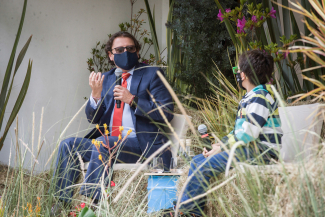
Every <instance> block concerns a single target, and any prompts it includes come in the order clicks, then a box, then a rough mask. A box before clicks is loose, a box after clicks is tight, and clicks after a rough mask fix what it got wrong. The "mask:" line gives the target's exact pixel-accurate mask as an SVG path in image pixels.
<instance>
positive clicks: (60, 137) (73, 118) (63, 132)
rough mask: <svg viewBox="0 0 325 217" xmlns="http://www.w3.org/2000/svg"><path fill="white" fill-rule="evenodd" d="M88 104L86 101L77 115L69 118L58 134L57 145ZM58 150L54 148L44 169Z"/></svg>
mask: <svg viewBox="0 0 325 217" xmlns="http://www.w3.org/2000/svg"><path fill="white" fill-rule="evenodd" d="M87 103H88V100H87V101H86V102H85V103H84V104H83V105H82V106H81V108H80V109H79V110H78V111H77V113H76V114H75V115H74V116H73V117H72V118H71V120H70V121H69V123H68V125H67V126H66V127H65V128H64V130H63V131H62V133H61V134H60V136H59V139H58V143H59V141H61V139H62V136H63V135H64V134H65V132H66V131H67V129H68V128H69V127H70V125H71V123H72V122H73V121H74V120H75V119H76V118H77V116H78V115H79V114H80V113H81V112H82V111H83V110H84V108H85V107H86V105H87ZM57 148H58V146H56V147H55V149H54V150H53V152H52V154H51V156H50V157H49V159H48V160H47V162H46V164H45V166H44V167H46V165H47V164H48V163H49V162H50V161H51V159H52V157H53V155H54V154H55V152H56V149H57Z"/></svg>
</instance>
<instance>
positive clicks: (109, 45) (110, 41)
mask: <svg viewBox="0 0 325 217" xmlns="http://www.w3.org/2000/svg"><path fill="white" fill-rule="evenodd" d="M118 37H126V38H131V39H132V40H133V42H134V45H135V48H136V49H137V52H139V51H140V50H141V44H140V43H139V42H138V40H137V39H136V38H135V37H134V36H133V35H132V34H131V33H129V32H123V31H119V32H117V33H115V34H113V35H112V36H111V37H110V38H109V39H108V42H107V43H106V46H105V52H106V55H107V58H108V62H109V63H110V64H111V65H115V63H114V62H113V61H111V59H110V58H109V56H108V51H110V52H112V46H113V42H114V40H115V38H118ZM139 59H140V54H139Z"/></svg>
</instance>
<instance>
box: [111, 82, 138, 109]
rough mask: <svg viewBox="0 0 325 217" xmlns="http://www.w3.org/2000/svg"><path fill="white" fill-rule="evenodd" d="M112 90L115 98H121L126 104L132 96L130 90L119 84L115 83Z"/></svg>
mask: <svg viewBox="0 0 325 217" xmlns="http://www.w3.org/2000/svg"><path fill="white" fill-rule="evenodd" d="M113 92H114V99H115V100H121V101H122V102H125V103H127V104H129V103H130V102H131V100H132V98H133V95H132V94H131V93H130V91H129V90H128V89H126V88H125V87H122V86H121V85H116V86H115V88H114V90H113Z"/></svg>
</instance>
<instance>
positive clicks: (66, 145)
mask: <svg viewBox="0 0 325 217" xmlns="http://www.w3.org/2000/svg"><path fill="white" fill-rule="evenodd" d="M140 49H141V45H140V44H139V42H138V41H137V40H136V38H135V37H134V36H133V35H131V34H130V33H128V32H117V33H115V34H113V35H112V36H111V37H110V39H109V41H108V42H107V44H106V48H105V51H106V53H107V55H108V59H109V61H110V62H111V63H114V64H115V65H116V67H117V68H114V69H112V70H110V71H109V72H105V73H100V72H98V73H95V72H92V73H91V74H90V76H89V85H90V87H91V90H92V91H91V96H90V99H89V101H88V103H87V106H86V116H87V119H88V121H89V122H90V123H93V124H98V125H99V126H103V124H107V125H108V126H109V128H108V130H109V132H110V135H109V144H106V145H109V146H110V147H113V146H114V142H116V141H117V140H118V137H117V136H118V135H119V133H120V132H119V127H120V126H123V128H124V130H123V131H122V138H124V137H125V136H126V134H127V131H128V130H130V129H131V130H132V132H131V134H130V135H128V137H127V139H126V141H125V142H124V143H123V144H122V145H121V152H120V153H119V154H118V156H117V162H119V163H136V162H137V161H138V160H139V157H140V156H141V155H143V156H144V157H148V156H150V155H151V154H152V153H154V152H155V151H156V150H158V149H159V148H160V147H161V146H162V145H163V144H164V143H165V142H166V141H167V139H166V137H165V136H164V135H163V133H162V132H159V128H158V127H157V123H158V124H159V123H164V119H163V117H162V116H161V114H160V113H159V111H158V109H157V106H160V107H161V108H162V109H163V111H164V114H165V116H166V117H167V119H168V121H171V120H172V119H173V115H172V112H173V109H174V108H173V102H172V97H171V95H170V94H169V92H168V90H167V89H166V87H165V86H164V84H163V83H162V81H161V80H160V78H159V77H158V75H157V71H158V70H159V71H161V70H160V69H159V68H157V67H149V66H148V65H146V64H143V63H139V62H138V60H139V58H140V55H139V51H140ZM121 74H122V75H121ZM120 76H121V77H120ZM120 78H121V79H120ZM118 81H120V82H121V85H117V83H118ZM149 94H151V95H152V96H153V97H154V99H155V101H156V102H155V103H154V102H153V100H152V98H151V97H150V95H149ZM102 132H103V130H102ZM91 139H96V140H97V141H103V142H104V141H105V140H104V138H103V137H102V135H101V134H100V132H99V131H98V130H97V129H93V130H92V131H91V132H90V133H89V134H88V135H86V136H85V137H84V138H68V139H65V140H63V141H62V142H61V143H60V146H59V151H58V157H57V161H56V170H55V172H54V176H57V180H56V181H57V185H56V186H57V189H56V191H55V192H54V193H57V195H58V199H59V202H58V203H57V204H55V205H54V206H53V207H52V216H55V215H58V214H59V213H60V210H61V208H62V207H63V206H66V207H68V206H69V205H70V203H71V197H72V196H73V190H74V189H73V188H67V187H69V186H71V185H73V184H74V183H75V181H76V180H77V178H78V176H79V174H80V166H79V165H80V162H79V160H78V156H77V155H78V154H77V153H79V154H80V155H81V157H82V160H83V161H84V162H89V166H88V170H87V173H86V176H85V180H84V185H83V186H82V188H81V191H80V193H81V194H83V195H85V196H87V197H91V198H93V200H94V202H95V203H97V202H98V200H99V199H100V197H101V189H100V185H99V181H100V177H101V176H102V175H103V171H104V165H102V162H101V160H99V158H98V156H99V153H98V151H97V149H96V147H95V146H94V145H92V143H91ZM100 152H101V155H102V160H103V161H104V162H105V161H107V160H108V158H109V153H108V149H106V148H105V147H103V146H100ZM161 157H162V158H163V161H164V165H165V167H167V168H169V164H170V159H171V152H170V151H169V150H165V151H164V152H163V153H162V154H161ZM104 176H105V177H106V176H107V174H106V172H105V173H104ZM94 184H95V185H94Z"/></svg>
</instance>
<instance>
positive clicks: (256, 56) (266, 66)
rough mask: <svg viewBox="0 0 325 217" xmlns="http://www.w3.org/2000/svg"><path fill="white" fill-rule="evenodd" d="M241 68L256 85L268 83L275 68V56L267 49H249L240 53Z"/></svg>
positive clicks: (239, 63) (239, 62)
mask: <svg viewBox="0 0 325 217" xmlns="http://www.w3.org/2000/svg"><path fill="white" fill-rule="evenodd" d="M238 65H239V69H240V71H241V72H244V73H245V75H246V76H247V77H248V80H249V82H251V83H252V84H254V85H256V86H257V85H260V84H266V83H267V82H268V81H269V80H270V79H271V76H272V72H273V70H274V61H273V57H272V56H271V55H270V54H268V53H267V52H265V51H261V50H249V51H247V52H246V53H243V54H241V55H240V57H239V60H238Z"/></svg>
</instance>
